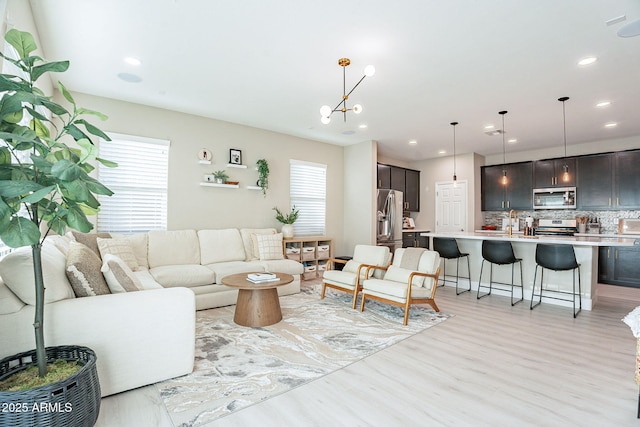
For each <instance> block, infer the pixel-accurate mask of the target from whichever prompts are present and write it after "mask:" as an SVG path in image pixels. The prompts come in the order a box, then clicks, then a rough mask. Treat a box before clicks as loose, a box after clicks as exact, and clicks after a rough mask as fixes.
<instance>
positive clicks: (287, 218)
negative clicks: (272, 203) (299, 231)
mask: <svg viewBox="0 0 640 427" xmlns="http://www.w3.org/2000/svg"><path fill="white" fill-rule="evenodd" d="M273 210H274V211H276V220H278V222H281V223H282V224H283V225H282V237H285V238H291V237H293V223H294V222H296V220H297V219H298V215H299V214H300V210H298V209H296V206H295V205H293V207H292V208H291V212H289V213H288V214H286V215H285V214H283V213H282V212H281V211H280V209H278V208H277V207H274V208H273Z"/></svg>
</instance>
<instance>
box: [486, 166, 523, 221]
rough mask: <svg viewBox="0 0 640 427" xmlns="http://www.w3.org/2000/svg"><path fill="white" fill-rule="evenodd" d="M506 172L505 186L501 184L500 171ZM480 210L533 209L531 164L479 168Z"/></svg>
mask: <svg viewBox="0 0 640 427" xmlns="http://www.w3.org/2000/svg"><path fill="white" fill-rule="evenodd" d="M503 170H505V171H506V172H507V184H506V185H505V184H503V183H502V171H503ZM480 178H481V187H482V188H481V191H482V210H483V211H493V210H509V209H519V210H523V209H532V208H533V200H532V197H533V164H532V162H522V163H509V164H506V165H494V166H483V167H482V168H481V177H480Z"/></svg>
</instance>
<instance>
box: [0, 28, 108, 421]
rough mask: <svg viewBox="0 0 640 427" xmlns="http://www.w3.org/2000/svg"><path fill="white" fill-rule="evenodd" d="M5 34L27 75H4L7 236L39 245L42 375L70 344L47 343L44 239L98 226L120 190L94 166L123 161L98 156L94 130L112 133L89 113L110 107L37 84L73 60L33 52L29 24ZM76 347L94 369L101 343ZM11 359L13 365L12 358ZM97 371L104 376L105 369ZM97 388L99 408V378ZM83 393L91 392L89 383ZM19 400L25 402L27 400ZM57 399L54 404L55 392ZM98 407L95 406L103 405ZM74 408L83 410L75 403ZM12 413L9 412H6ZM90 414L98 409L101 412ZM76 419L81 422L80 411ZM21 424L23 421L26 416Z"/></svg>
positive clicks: (1, 220) (2, 233) (0, 102)
mask: <svg viewBox="0 0 640 427" xmlns="http://www.w3.org/2000/svg"><path fill="white" fill-rule="evenodd" d="M5 40H6V41H7V42H8V43H9V44H10V45H11V46H13V47H14V48H15V50H16V52H17V55H18V57H19V59H13V58H10V57H7V56H5V55H4V54H2V53H0V56H1V57H2V58H3V59H4V60H6V61H8V62H11V63H12V64H13V65H15V67H16V68H17V69H19V70H20V72H21V76H17V75H10V74H2V75H0V93H1V94H2V95H1V96H2V98H0V140H2V141H4V143H3V144H2V145H1V146H0V239H1V240H2V241H3V242H4V243H5V244H6V245H7V246H9V247H11V248H19V247H23V246H31V253H32V257H33V273H34V286H35V304H36V305H35V319H34V323H33V326H34V332H35V347H36V349H35V352H34V351H32V352H30V353H33V355H32V357H33V356H35V357H33V359H35V361H36V363H37V368H38V375H39V376H40V377H44V376H45V374H46V372H47V357H49V358H51V357H52V356H51V355H52V354H53V355H57V354H59V353H60V352H61V351H62V350H56V349H60V348H63V347H49V348H45V343H44V332H43V328H44V324H43V320H44V297H45V278H44V277H43V272H42V245H43V243H44V239H45V237H46V235H47V233H49V231H53V232H55V233H57V234H60V235H63V234H64V233H65V232H66V229H67V227H70V228H72V229H75V230H78V231H81V232H89V231H90V230H91V229H92V228H93V225H92V224H91V222H89V220H88V219H87V215H91V214H96V213H97V212H98V210H99V207H100V203H99V202H98V199H97V197H96V196H97V195H105V196H110V195H112V194H113V193H112V192H111V190H109V189H108V188H107V187H106V186H104V185H103V184H101V183H100V182H99V181H98V180H96V179H95V178H92V177H91V176H89V173H90V172H91V171H92V170H94V168H95V167H94V165H95V163H96V162H101V163H102V164H104V165H106V166H109V167H115V166H117V165H116V164H115V163H113V162H109V161H106V160H103V159H100V158H98V157H97V154H98V149H97V147H96V146H95V145H94V144H93V142H92V141H91V138H90V135H93V136H97V137H100V138H103V139H104V140H106V141H109V140H110V138H109V137H108V136H107V135H106V134H105V133H104V132H102V131H101V130H100V129H98V128H97V127H95V126H94V125H92V124H91V123H89V122H88V121H87V120H86V119H85V118H84V117H86V116H94V117H97V118H99V119H101V120H105V119H106V116H105V115H103V114H101V113H98V112H95V111H91V110H88V109H85V108H80V107H78V106H77V105H76V103H75V101H74V99H73V97H72V96H71V94H70V93H69V92H68V91H67V89H66V88H65V87H64V86H63V85H62V83H60V82H58V89H59V91H60V92H61V93H62V96H63V97H64V98H65V99H66V100H67V101H68V103H69V104H71V107H72V108H71V109H69V110H68V109H67V108H65V107H63V106H62V105H60V104H58V103H56V102H54V101H52V100H51V99H50V98H49V97H47V96H45V94H44V93H43V92H42V90H40V89H39V88H38V87H37V86H36V85H35V83H36V81H37V80H38V79H39V78H40V77H42V76H43V75H45V74H46V73H48V72H64V71H66V70H67V69H68V68H69V61H58V62H45V61H44V60H43V59H42V58H40V57H39V56H36V55H32V54H33V52H34V51H35V50H36V49H37V46H36V44H35V41H34V39H33V37H32V35H31V34H29V33H27V32H21V31H18V30H15V29H12V30H10V31H8V32H7V34H6V35H5ZM66 141H68V142H73V146H70V145H67V142H66ZM41 230H42V231H41ZM78 321H82V320H81V319H78ZM71 348H72V346H64V349H65V350H64V351H65V354H78V353H77V351H78V350H77V349H84V350H83V351H85V350H86V351H85V353H83V354H82V355H81V356H79V357H78V359H81V360H84V358H85V357H86V353H90V354H92V355H93V364H92V365H91V362H90V358H89V359H88V360H89V361H87V360H85V362H86V364H85V366H84V367H82V368H81V369H80V371H78V373H77V374H78V375H79V374H80V373H81V372H83V371H86V370H87V369H85V368H88V367H89V366H90V365H91V366H93V368H92V369H93V370H94V372H95V354H94V353H93V351H91V350H90V349H87V348H86V347H73V350H68V349H71ZM56 351H58V353H56ZM53 358H63V357H58V356H53ZM64 358H66V357H64ZM9 359H11V358H5V359H3V360H2V361H1V362H0V363H1V364H2V365H3V366H2V369H3V371H2V372H3V373H6V372H7V371H5V370H4V365H5V362H6V361H7V360H9ZM6 363H7V365H8V363H9V362H6ZM74 375H76V374H74ZM5 376H11V375H5ZM95 379H96V383H97V374H96V375H95ZM60 382H61V381H58V383H60ZM53 386H55V384H53ZM43 387H44V386H42V387H38V388H37V389H33V392H32V393H34V394H36V391H35V390H40V389H42V388H43ZM75 388H78V389H80V388H81V387H78V386H77V387H75ZM95 388H97V405H98V410H99V407H100V406H99V404H100V400H99V399H100V388H99V385H98V386H97V387H95ZM29 392H31V390H29ZM19 393H24V392H17V391H16V392H0V397H1V398H2V401H3V402H6V401H7V400H6V399H12V398H15V397H16V396H17V395H18V394H19ZM83 393H84V394H87V393H86V391H85V392H83ZM67 398H68V396H67ZM18 399H19V400H20V399H22V398H21V397H18ZM50 399H51V398H50ZM19 403H20V404H24V401H22V402H19ZM49 404H52V402H51V400H50V401H49ZM93 410H94V411H95V408H93ZM30 411H31V409H30ZM72 412H73V413H74V415H75V416H78V414H77V413H76V407H75V406H74V408H73V411H72ZM30 413H31V412H30ZM5 415H6V414H3V417H4V416H5ZM90 416H95V417H97V413H95V414H90V415H89V417H90ZM75 419H76V422H77V420H78V418H75ZM5 421H8V420H5ZM32 422H33V421H32ZM49 422H52V421H49ZM60 422H62V421H60V420H57V421H56V422H55V423H60ZM88 422H91V421H88ZM93 422H95V420H93ZM55 423H54V424H55ZM9 424H12V422H9ZM15 424H20V421H17V422H15ZM36 424H37V422H36ZM65 424H66V423H65ZM60 425H61V424H60Z"/></svg>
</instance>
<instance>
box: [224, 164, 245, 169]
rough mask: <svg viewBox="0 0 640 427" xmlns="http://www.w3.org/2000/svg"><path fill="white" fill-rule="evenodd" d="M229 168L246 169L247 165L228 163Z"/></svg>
mask: <svg viewBox="0 0 640 427" xmlns="http://www.w3.org/2000/svg"><path fill="white" fill-rule="evenodd" d="M227 167H228V168H238V169H246V168H247V165H236V164H234V163H227Z"/></svg>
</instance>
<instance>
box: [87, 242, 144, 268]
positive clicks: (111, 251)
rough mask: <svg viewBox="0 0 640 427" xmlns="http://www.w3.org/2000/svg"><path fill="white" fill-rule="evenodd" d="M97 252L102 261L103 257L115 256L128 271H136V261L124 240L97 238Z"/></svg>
mask: <svg viewBox="0 0 640 427" xmlns="http://www.w3.org/2000/svg"><path fill="white" fill-rule="evenodd" d="M97 242H98V250H99V251H100V256H101V257H102V259H103V260H104V257H105V255H115V256H116V257H118V259H120V260H121V261H124V262H125V263H126V264H127V266H128V267H129V269H130V270H132V271H133V270H137V269H138V259H137V258H136V255H135V254H134V253H133V248H132V247H131V245H130V244H129V241H128V240H126V239H101V238H99V237H98V239H97Z"/></svg>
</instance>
